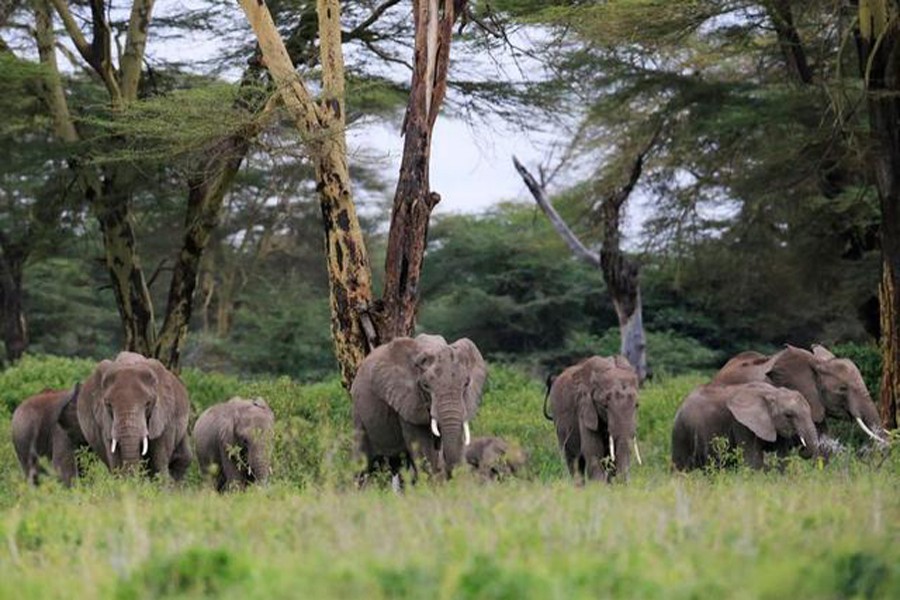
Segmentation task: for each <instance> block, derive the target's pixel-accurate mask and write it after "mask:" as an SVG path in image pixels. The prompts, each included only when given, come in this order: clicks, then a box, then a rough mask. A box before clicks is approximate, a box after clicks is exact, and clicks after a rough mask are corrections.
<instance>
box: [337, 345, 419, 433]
mask: <svg viewBox="0 0 900 600" xmlns="http://www.w3.org/2000/svg"><path fill="white" fill-rule="evenodd" d="M433 358H434V357H433V355H432V354H431V353H430V352H429V351H428V349H427V348H422V347H421V346H420V345H419V343H418V342H417V341H416V340H413V339H411V338H406V337H402V338H394V339H393V340H391V341H390V342H388V343H387V344H385V345H383V346H379V347H378V348H376V349H375V350H374V351H373V352H372V353H371V354H370V355H369V356H367V357H366V360H365V361H364V363H363V366H361V367H360V373H358V374H357V379H359V377H360V376H361V375H363V373H365V372H368V373H369V374H370V377H371V382H370V383H371V388H372V389H373V390H376V391H377V393H379V394H380V395H381V398H382V399H383V400H384V401H385V402H386V403H387V404H388V406H390V407H391V408H393V409H394V410H396V411H397V412H398V413H399V414H400V416H401V417H402V418H403V420H404V421H407V422H408V423H413V424H415V425H428V423H429V422H430V421H431V413H430V412H429V411H430V407H429V405H428V402H427V400H426V398H425V397H424V396H423V394H422V391H421V390H420V389H419V376H420V373H421V372H422V370H423V369H424V368H426V367H427V366H428V364H430V361H431V360H433ZM367 363H368V364H367ZM362 387H363V388H365V387H368V386H365V384H364V383H363V384H362ZM353 388H356V381H354V385H353ZM353 388H351V392H352V391H353Z"/></svg>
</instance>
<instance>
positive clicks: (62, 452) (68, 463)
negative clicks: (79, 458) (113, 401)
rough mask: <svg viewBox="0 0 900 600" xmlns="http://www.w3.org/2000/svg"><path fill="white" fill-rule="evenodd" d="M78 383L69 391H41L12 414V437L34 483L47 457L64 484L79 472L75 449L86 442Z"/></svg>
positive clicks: (29, 477)
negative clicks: (79, 417) (42, 462)
mask: <svg viewBox="0 0 900 600" xmlns="http://www.w3.org/2000/svg"><path fill="white" fill-rule="evenodd" d="M79 391H80V385H79V384H76V385H75V387H74V388H73V389H71V390H69V389H65V390H44V391H43V392H41V393H39V394H36V395H34V396H31V397H30V398H27V399H26V400H24V401H23V402H22V403H21V404H20V405H19V406H18V407H16V410H15V412H13V416H12V440H13V445H14V446H15V449H16V455H17V456H18V457H19V464H21V465H22V471H23V472H24V473H25V478H26V479H28V482H29V483H31V484H32V485H37V483H38V479H39V476H40V475H42V474H44V469H43V467H42V466H41V464H40V459H41V458H46V459H49V460H50V462H51V464H52V465H53V468H54V469H55V470H56V473H57V475H59V478H60V479H61V480H62V482H63V483H64V484H65V485H66V486H69V485H72V479H73V478H74V477H76V476H77V475H78V469H77V466H76V462H75V451H76V450H77V449H78V448H80V447H82V446H85V445H86V442H85V439H84V434H83V433H82V432H81V427H80V426H79V425H78V414H77V409H76V405H77V402H78V393H79Z"/></svg>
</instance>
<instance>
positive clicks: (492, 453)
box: [466, 437, 526, 480]
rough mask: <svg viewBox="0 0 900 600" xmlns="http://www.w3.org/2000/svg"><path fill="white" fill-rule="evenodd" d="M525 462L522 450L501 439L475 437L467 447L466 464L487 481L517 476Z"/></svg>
mask: <svg viewBox="0 0 900 600" xmlns="http://www.w3.org/2000/svg"><path fill="white" fill-rule="evenodd" d="M525 460H526V458H525V452H524V451H523V450H522V449H521V448H519V447H517V446H513V445H510V444H508V443H507V442H506V440H504V439H503V438H499V437H475V438H472V442H471V443H470V444H469V445H468V446H467V447H466V462H467V463H469V465H471V467H472V468H473V469H474V470H475V472H476V473H478V475H479V476H480V477H481V478H483V479H485V480H493V479H502V478H504V477H508V476H515V475H516V473H519V472H521V470H522V467H524V466H525Z"/></svg>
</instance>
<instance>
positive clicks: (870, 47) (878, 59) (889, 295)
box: [856, 0, 900, 428]
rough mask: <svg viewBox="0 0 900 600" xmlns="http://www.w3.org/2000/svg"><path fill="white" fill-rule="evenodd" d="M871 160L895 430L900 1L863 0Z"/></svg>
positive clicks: (887, 383)
mask: <svg viewBox="0 0 900 600" xmlns="http://www.w3.org/2000/svg"><path fill="white" fill-rule="evenodd" d="M856 39H857V47H858V52H859V62H860V71H861V73H862V75H863V81H864V84H865V91H866V93H867V105H868V109H869V126H870V130H871V136H872V155H871V162H872V166H873V170H874V173H875V183H876V187H877V189H878V197H879V200H880V205H881V252H882V268H883V273H882V283H881V289H880V293H879V303H880V309H881V348H882V358H883V365H884V366H883V371H882V378H881V399H880V408H881V417H882V421H883V425H884V426H885V427H887V428H896V426H897V410H898V397H900V364H898V360H900V322H898V318H900V296H898V292H900V290H898V287H897V284H898V282H900V2H898V1H897V0H860V2H859V29H858V32H857V38H856Z"/></svg>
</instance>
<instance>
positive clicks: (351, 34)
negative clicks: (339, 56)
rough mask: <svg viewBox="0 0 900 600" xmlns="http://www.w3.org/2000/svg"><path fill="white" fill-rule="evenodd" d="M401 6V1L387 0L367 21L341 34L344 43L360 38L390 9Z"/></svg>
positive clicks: (376, 8)
mask: <svg viewBox="0 0 900 600" xmlns="http://www.w3.org/2000/svg"><path fill="white" fill-rule="evenodd" d="M397 4H400V0H387V1H386V2H383V3H382V4H380V5H378V6H377V7H375V10H373V11H372V14H371V15H369V16H368V17H367V18H366V20H365V21H363V22H362V23H360V24H359V25H357V26H356V27H354V28H353V29H351V30H350V31H345V32H343V33H342V34H341V39H342V41H345V42H346V41H347V40H352V39H355V38H357V37H359V36H360V35H361V34H362V33H363V32H364V31H365V30H366V29H368V28H369V27H371V26H372V25H373V24H374V23H375V21H377V20H378V19H380V18H381V15H383V14H384V13H385V12H386V11H387V10H388V9H390V8H392V7H394V6H396V5H397Z"/></svg>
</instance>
